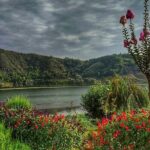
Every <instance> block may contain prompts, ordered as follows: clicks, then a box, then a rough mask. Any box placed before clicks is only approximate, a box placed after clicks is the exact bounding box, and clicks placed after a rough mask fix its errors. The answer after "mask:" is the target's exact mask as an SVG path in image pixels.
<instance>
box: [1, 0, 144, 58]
mask: <svg viewBox="0 0 150 150" xmlns="http://www.w3.org/2000/svg"><path fill="white" fill-rule="evenodd" d="M128 8H133V10H134V11H135V12H136V14H138V16H139V18H142V16H141V15H139V13H138V12H141V10H142V8H143V7H142V1H140V2H138V3H137V0H132V1H131V0H0V47H1V48H5V49H12V50H15V51H19V52H25V53H39V54H43V55H54V56H58V57H65V56H67V57H75V58H81V59H88V58H93V57H99V56H102V55H107V54H112V53H119V52H125V49H123V48H122V36H121V27H120V25H119V23H118V20H119V17H120V15H122V14H123V13H124V12H125V11H126V9H128ZM139 18H138V19H137V20H135V21H136V27H137V31H139V30H140V29H141V25H142V24H139V21H141V19H139Z"/></svg>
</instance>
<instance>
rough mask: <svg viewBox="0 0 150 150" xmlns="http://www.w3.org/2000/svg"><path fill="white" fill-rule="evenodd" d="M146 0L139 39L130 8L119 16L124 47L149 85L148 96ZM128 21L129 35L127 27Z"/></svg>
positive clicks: (149, 68) (149, 45) (149, 36)
mask: <svg viewBox="0 0 150 150" xmlns="http://www.w3.org/2000/svg"><path fill="white" fill-rule="evenodd" d="M148 1H149V0H145V1H144V25H143V31H142V32H141V33H140V37H139V39H137V38H136V36H135V30H134V24H133V19H134V17H135V15H134V13H133V12H132V11H131V10H128V11H127V13H126V15H124V16H121V18H120V23H121V24H122V27H123V28H122V33H123V36H124V47H126V48H127V49H128V52H129V54H130V55H131V56H132V57H133V59H134V61H135V63H136V64H137V66H138V67H139V69H140V71H141V72H142V73H143V74H144V75H145V76H146V78H147V81H148V85H149V98H150V23H149V11H148ZM128 22H129V26H128V27H129V30H130V35H129V32H128V27H127V23H128Z"/></svg>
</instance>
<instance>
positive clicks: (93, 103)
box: [82, 83, 110, 117]
mask: <svg viewBox="0 0 150 150" xmlns="http://www.w3.org/2000/svg"><path fill="white" fill-rule="evenodd" d="M109 90H110V87H109V85H105V84H102V83H99V84H97V85H94V86H91V88H90V89H89V90H88V92H87V93H86V94H85V95H82V106H83V108H84V109H86V111H87V112H88V114H89V115H90V116H92V117H100V116H103V115H104V111H103V108H102V105H103V104H104V100H105V99H107V94H108V92H109Z"/></svg>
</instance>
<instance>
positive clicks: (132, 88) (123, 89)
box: [82, 76, 149, 117]
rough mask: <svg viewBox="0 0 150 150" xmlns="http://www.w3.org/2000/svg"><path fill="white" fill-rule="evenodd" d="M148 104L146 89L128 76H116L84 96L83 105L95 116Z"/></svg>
mask: <svg viewBox="0 0 150 150" xmlns="http://www.w3.org/2000/svg"><path fill="white" fill-rule="evenodd" d="M148 104H149V100H148V96H147V94H146V90H144V89H143V88H141V87H140V86H138V85H137V84H136V83H135V82H134V81H133V80H132V79H131V78H128V77H123V78H122V77H119V76H116V77H114V78H112V79H111V80H109V81H107V82H106V83H99V84H98V85H95V86H92V87H91V88H90V89H89V91H88V92H87V93H86V94H85V95H83V96H82V105H83V107H84V108H85V109H86V110H87V112H88V114H89V115H91V116H93V117H100V116H103V115H109V114H111V113H113V112H115V111H122V110H123V111H125V110H130V109H132V108H136V109H138V108H141V107H146V106H148Z"/></svg>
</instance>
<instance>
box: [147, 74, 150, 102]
mask: <svg viewBox="0 0 150 150" xmlns="http://www.w3.org/2000/svg"><path fill="white" fill-rule="evenodd" d="M147 81H148V96H149V100H150V75H148V76H147Z"/></svg>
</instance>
